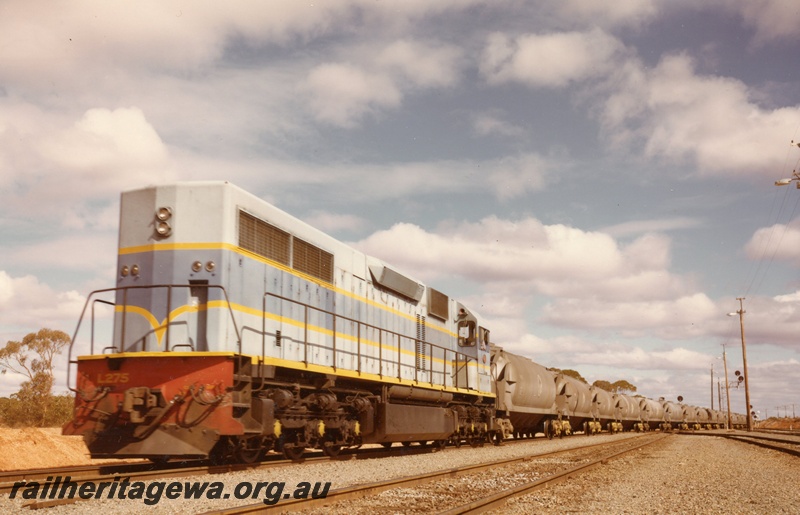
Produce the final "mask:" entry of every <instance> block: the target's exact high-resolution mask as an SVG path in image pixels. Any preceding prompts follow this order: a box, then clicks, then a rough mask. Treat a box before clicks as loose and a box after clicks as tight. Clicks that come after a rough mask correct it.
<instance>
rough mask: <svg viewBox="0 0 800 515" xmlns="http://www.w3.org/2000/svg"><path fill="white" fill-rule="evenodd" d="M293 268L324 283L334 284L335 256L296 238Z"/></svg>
mask: <svg viewBox="0 0 800 515" xmlns="http://www.w3.org/2000/svg"><path fill="white" fill-rule="evenodd" d="M293 251H294V252H293V255H292V268H294V269H295V270H297V271H298V272H303V273H305V274H308V275H313V276H314V277H317V278H319V279H322V280H323V281H327V282H329V283H332V282H333V254H331V253H329V252H325V251H324V250H322V249H321V248H319V247H315V246H314V245H312V244H310V243H308V242H307V241H303V240H301V239H299V238H294V246H293Z"/></svg>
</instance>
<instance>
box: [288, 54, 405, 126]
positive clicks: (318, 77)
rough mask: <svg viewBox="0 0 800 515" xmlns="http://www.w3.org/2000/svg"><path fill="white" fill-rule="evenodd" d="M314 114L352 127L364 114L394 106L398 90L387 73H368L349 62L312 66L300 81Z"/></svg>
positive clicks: (398, 96) (337, 123) (325, 120)
mask: <svg viewBox="0 0 800 515" xmlns="http://www.w3.org/2000/svg"><path fill="white" fill-rule="evenodd" d="M304 87H305V89H306V90H307V91H308V97H309V103H308V107H309V109H311V111H312V113H313V114H314V117H315V118H316V119H317V120H319V121H321V122H325V123H330V124H333V125H338V126H340V127H345V128H347V127H354V126H356V125H357V124H358V123H359V122H360V121H361V120H362V119H363V118H364V117H366V116H368V115H375V114H377V113H379V112H380V111H381V110H382V109H391V108H396V107H398V106H399V105H400V102H401V100H402V93H401V92H400V90H399V89H398V87H397V86H396V85H395V83H394V82H393V81H392V79H391V77H389V76H387V75H385V74H382V73H370V72H367V71H364V70H362V69H360V68H358V67H356V66H353V65H350V64H339V63H333V64H323V65H320V66H317V67H316V68H314V69H313V70H312V71H311V72H310V73H309V74H308V78H307V80H306V83H305V85H304Z"/></svg>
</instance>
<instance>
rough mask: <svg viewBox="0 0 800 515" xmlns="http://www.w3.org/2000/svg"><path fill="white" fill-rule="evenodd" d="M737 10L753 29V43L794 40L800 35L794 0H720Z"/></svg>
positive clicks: (799, 23) (799, 13)
mask: <svg viewBox="0 0 800 515" xmlns="http://www.w3.org/2000/svg"><path fill="white" fill-rule="evenodd" d="M720 3H721V4H722V5H723V6H725V7H727V8H728V9H731V10H732V11H736V12H738V13H739V14H740V15H741V16H742V18H743V19H744V21H745V23H746V24H747V25H750V26H752V27H753V28H754V29H755V31H756V34H755V41H754V42H755V43H756V44H758V45H763V44H767V43H773V42H776V41H783V40H785V41H789V42H796V41H797V39H798V36H800V9H798V8H797V3H796V2H795V1H794V0H748V1H746V2H741V1H737V0H720Z"/></svg>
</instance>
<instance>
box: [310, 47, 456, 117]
mask: <svg viewBox="0 0 800 515" xmlns="http://www.w3.org/2000/svg"><path fill="white" fill-rule="evenodd" d="M360 52H361V53H362V54H367V55H363V56H362V58H361V61H362V62H360V63H358V64H355V63H353V62H334V63H327V64H321V65H318V66H315V67H314V68H313V69H312V70H311V71H310V72H309V73H308V75H307V77H306V79H305V80H304V81H303V84H302V89H303V91H304V92H305V94H306V96H307V98H308V104H307V108H308V109H309V110H310V111H311V113H312V115H313V116H314V118H315V119H316V120H318V121H321V122H324V123H329V124H332V125H336V126H339V127H344V128H353V127H356V126H358V125H359V124H360V123H362V121H363V120H364V119H365V118H367V117H370V116H372V117H376V116H379V115H380V114H381V113H382V112H383V111H386V110H392V109H397V108H398V107H399V106H400V105H401V103H402V101H403V99H404V97H405V96H406V95H407V94H409V93H410V92H412V91H415V90H417V89H420V88H446V87H451V86H453V85H454V84H455V83H456V82H457V81H458V79H459V68H460V66H461V63H460V60H461V59H460V51H459V50H458V49H457V48H455V47H451V46H446V45H440V44H435V43H422V42H418V41H412V40H399V41H395V42H393V43H390V44H389V45H387V46H386V47H385V48H384V49H383V50H382V51H381V52H380V53H379V54H378V55H377V56H376V57H372V56H371V54H372V53H373V50H372V49H371V48H370V49H369V50H364V49H362V50H361V51H360ZM355 57H358V56H355Z"/></svg>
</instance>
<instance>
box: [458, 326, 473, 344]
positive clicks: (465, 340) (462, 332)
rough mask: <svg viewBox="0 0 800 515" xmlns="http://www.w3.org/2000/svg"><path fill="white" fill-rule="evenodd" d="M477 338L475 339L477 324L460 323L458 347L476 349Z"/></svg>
mask: <svg viewBox="0 0 800 515" xmlns="http://www.w3.org/2000/svg"><path fill="white" fill-rule="evenodd" d="M476 340H477V338H476V337H475V322H473V321H471V320H462V321H461V322H459V323H458V345H459V346H460V347H474V346H475V342H476Z"/></svg>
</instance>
